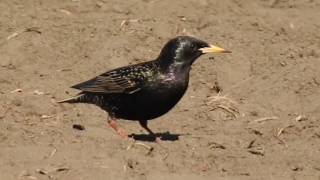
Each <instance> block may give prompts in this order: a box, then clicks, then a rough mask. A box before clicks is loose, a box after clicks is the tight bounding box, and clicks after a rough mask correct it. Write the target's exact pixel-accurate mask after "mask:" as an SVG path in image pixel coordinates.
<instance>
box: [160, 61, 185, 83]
mask: <svg viewBox="0 0 320 180" xmlns="http://www.w3.org/2000/svg"><path fill="white" fill-rule="evenodd" d="M190 70H191V65H188V64H185V63H172V64H167V66H161V65H160V71H161V73H162V74H166V76H168V77H169V78H170V77H174V78H182V79H185V78H188V77H189V72H190Z"/></svg>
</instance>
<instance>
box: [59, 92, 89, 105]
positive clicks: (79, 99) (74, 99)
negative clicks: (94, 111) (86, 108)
mask: <svg viewBox="0 0 320 180" xmlns="http://www.w3.org/2000/svg"><path fill="white" fill-rule="evenodd" d="M84 96H85V95H84V94H81V95H78V96H75V97H72V98H68V99H64V100H61V101H57V103H79V102H83V100H84V98H85V97H84Z"/></svg>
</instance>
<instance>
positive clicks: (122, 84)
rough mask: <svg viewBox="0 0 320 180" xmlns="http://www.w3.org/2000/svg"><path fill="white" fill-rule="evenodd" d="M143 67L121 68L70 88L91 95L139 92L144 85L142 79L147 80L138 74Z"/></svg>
mask: <svg viewBox="0 0 320 180" xmlns="http://www.w3.org/2000/svg"><path fill="white" fill-rule="evenodd" d="M143 70H144V67H139V66H138V67H133V68H128V67H123V68H118V69H115V70H111V71H108V72H106V73H103V74H101V75H99V76H97V77H95V78H93V79H91V80H88V81H85V82H82V83H80V84H77V85H74V86H72V88H75V89H79V90H81V91H83V92H93V93H107V94H109V93H128V94H131V93H134V92H136V91H139V90H140V89H141V87H142V86H143V84H144V79H145V78H147V77H146V76H143V75H142V74H141V73H140V76H137V74H139V72H141V71H143Z"/></svg>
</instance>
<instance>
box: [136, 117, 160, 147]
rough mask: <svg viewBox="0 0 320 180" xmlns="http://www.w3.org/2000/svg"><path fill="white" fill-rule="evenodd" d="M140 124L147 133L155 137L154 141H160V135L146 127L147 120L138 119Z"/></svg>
mask: <svg viewBox="0 0 320 180" xmlns="http://www.w3.org/2000/svg"><path fill="white" fill-rule="evenodd" d="M139 123H140V125H141V126H142V127H143V128H144V129H145V130H147V131H148V133H149V134H150V135H152V136H154V137H155V138H156V139H155V142H156V143H158V144H159V143H161V139H160V137H157V135H156V134H155V133H154V132H153V131H152V130H151V129H150V128H149V127H148V121H147V120H140V121H139Z"/></svg>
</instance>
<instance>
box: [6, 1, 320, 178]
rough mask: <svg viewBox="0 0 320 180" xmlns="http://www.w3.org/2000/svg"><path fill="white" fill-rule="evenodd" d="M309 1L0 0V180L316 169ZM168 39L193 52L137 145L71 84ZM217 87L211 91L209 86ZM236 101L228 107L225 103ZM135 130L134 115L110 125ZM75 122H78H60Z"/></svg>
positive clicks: (314, 27)
mask: <svg viewBox="0 0 320 180" xmlns="http://www.w3.org/2000/svg"><path fill="white" fill-rule="evenodd" d="M319 9H320V1H318V0H225V1H218V0H184V1H182V0H181V1H171V0H142V1H141V0H129V1H118V0H92V1H91V0H67V1H66V0H55V1H51V0H28V1H23V0H0V12H1V13H0V99H1V103H0V179H1V180H11V179H12V180H16V179H22V180H28V179H30V180H38V179H39V180H42V179H44V180H46V179H57V180H82V179H83V180H91V179H92V180H102V179H103V180H105V179H115V180H116V179H134V180H144V179H148V180H149V179H151V180H154V179H155V180H165V179H178V180H179V179H181V180H182V179H184V180H193V179H200V180H201V179H204V180H212V179H218V180H219V179H228V180H229V179H237V180H242V179H243V180H244V179H254V180H258V179H259V180H260V179H261V180H273V179H275V180H278V179H279V180H286V179H293V180H298V179H303V180H306V179H316V180H319V179H320V70H319V69H320V58H319V56H320V33H319V32H320V11H319ZM177 35H192V36H195V37H197V38H200V39H203V40H205V41H207V42H210V43H213V44H215V45H219V46H221V47H224V48H226V49H230V50H232V51H233V53H232V54H226V55H219V56H215V58H214V60H212V58H210V56H202V57H201V58H199V59H198V61H197V62H196V63H195V64H194V65H193V69H192V72H191V79H190V85H189V89H188V91H187V93H186V94H185V96H184V97H183V99H182V100H181V101H180V103H179V104H178V105H177V106H176V107H175V108H174V109H173V110H172V111H170V112H169V113H168V114H166V115H165V116H162V117H160V118H158V119H156V120H154V121H151V122H150V127H151V128H152V129H153V130H154V131H156V132H159V133H163V135H164V142H163V143H162V145H157V144H155V143H153V142H149V141H139V142H140V143H144V144H146V145H149V146H152V147H154V150H153V151H152V152H149V151H148V150H147V149H146V148H145V147H143V146H141V145H133V146H130V144H131V143H130V142H128V141H124V140H121V139H120V138H119V137H118V136H117V135H116V134H115V133H114V132H113V131H112V130H111V129H110V128H108V127H107V126H106V119H107V115H106V113H105V112H103V111H101V110H100V109H99V108H97V107H95V106H93V105H84V104H75V105H68V104H63V105H60V104H57V103H56V101H57V100H61V99H64V98H67V97H70V96H72V95H74V94H76V93H77V91H76V90H73V89H70V88H69V87H70V86H71V85H74V84H76V83H79V82H81V81H84V80H87V79H89V78H91V77H93V76H95V75H98V74H100V73H103V72H105V71H107V70H111V69H113V68H116V67H119V66H123V65H127V64H132V63H137V62H142V61H146V60H150V59H153V58H156V56H157V55H158V53H159V51H160V49H161V47H162V46H163V44H164V43H165V42H166V41H167V40H169V39H170V38H173V37H175V36H177ZM218 89H220V90H221V91H220V93H219V94H217V90H218ZM237 110H238V112H237ZM119 123H120V124H121V126H122V127H124V128H125V129H126V130H127V131H128V132H129V133H134V134H136V137H137V138H138V139H139V137H140V139H141V140H146V139H145V138H143V137H144V136H143V134H145V132H144V131H143V130H142V128H141V127H140V126H139V125H138V124H137V123H136V122H128V121H120V122H119ZM74 124H80V125H83V126H84V127H85V130H82V131H81V130H77V129H74V128H73V125H74Z"/></svg>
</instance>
